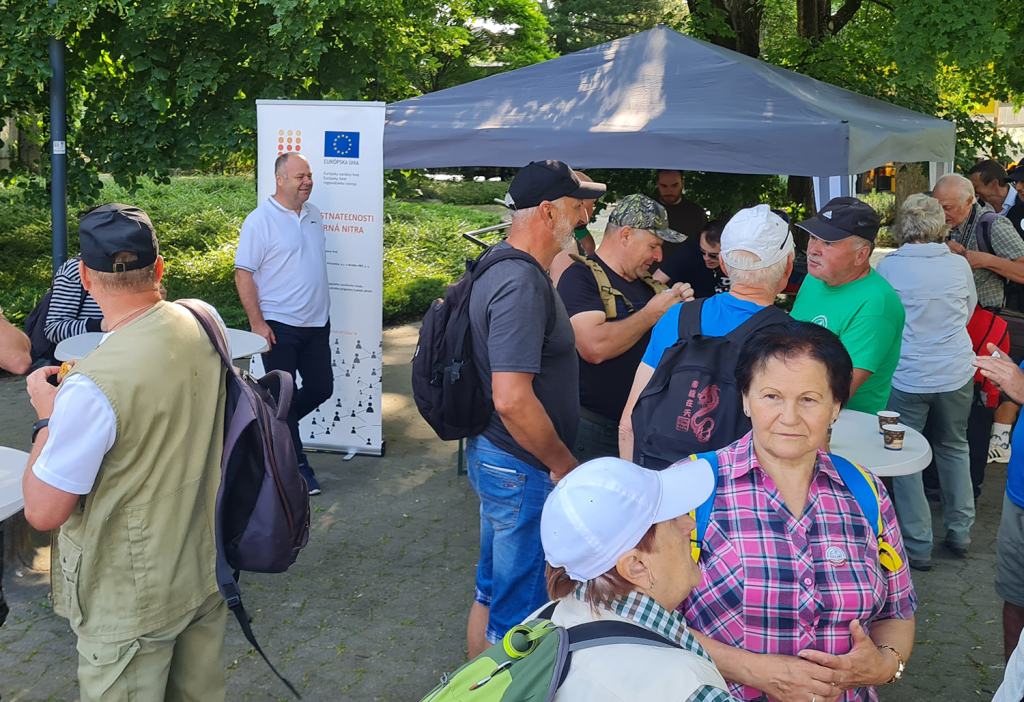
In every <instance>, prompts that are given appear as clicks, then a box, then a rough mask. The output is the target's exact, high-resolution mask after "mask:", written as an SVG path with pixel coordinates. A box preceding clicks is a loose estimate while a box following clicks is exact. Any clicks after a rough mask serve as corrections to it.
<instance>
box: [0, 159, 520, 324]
mask: <svg viewBox="0 0 1024 702" xmlns="http://www.w3.org/2000/svg"><path fill="white" fill-rule="evenodd" d="M455 185H460V184H455ZM466 185H472V186H481V185H486V184H482V183H467V184H466ZM494 185H501V186H502V187H503V188H505V187H507V186H505V185H503V184H500V183H496V184H494ZM502 194H504V190H503V191H502ZM103 195H104V201H116V202H124V203H128V204H132V205H136V206H138V207H141V208H142V209H144V210H146V212H148V213H149V216H150V218H151V219H152V220H153V225H154V226H155V227H156V231H157V236H158V237H159V239H160V249H161V253H162V254H163V255H164V258H165V259H166V261H167V264H166V271H165V275H164V283H165V285H166V286H167V292H168V296H169V297H170V298H171V299H178V298H183V297H197V298H200V299H202V300H206V301H207V302H209V303H210V304H212V305H214V306H215V307H216V308H217V310H218V311H219V312H220V313H221V316H222V317H223V318H224V321H225V322H226V323H227V324H228V326H231V327H238V328H242V329H247V328H248V320H247V319H246V316H245V311H244V310H243V309H242V305H241V303H240V302H239V300H238V294H237V292H236V290H235V283H234V257H235V248H236V246H237V243H238V232H239V230H240V229H241V226H242V221H243V220H244V219H245V217H246V215H247V214H248V213H249V212H250V211H251V210H252V209H253V208H255V207H256V185H255V180H254V179H253V178H252V177H247V176H182V177H178V178H173V179H172V180H171V183H170V185H163V186H158V185H153V184H152V183H150V182H148V181H146V182H144V183H143V185H142V187H141V188H140V189H139V190H138V191H136V193H135V194H134V195H129V194H128V193H127V192H126V191H124V190H123V189H121V188H119V187H117V186H116V185H113V184H112V183H106V184H105V185H104V192H103ZM497 222H498V217H497V216H495V215H490V214H485V213H482V212H479V211H477V210H473V209H467V208H464V207H455V206H451V205H432V204H417V203H406V202H399V201H394V200H389V201H387V202H385V205H384V323H385V324H393V323H396V322H400V321H405V320H408V319H412V318H416V317H419V316H421V315H422V314H423V313H424V312H425V311H426V309H427V307H429V305H430V302H431V301H432V300H433V299H435V298H437V297H440V296H443V295H444V289H445V286H446V285H447V284H448V283H450V282H451V281H452V280H454V279H455V278H457V277H458V276H459V275H460V274H461V273H462V271H463V270H465V259H466V258H467V257H472V256H475V255H476V254H477V253H479V249H478V248H477V247H476V246H475V245H473V244H471V243H470V242H468V241H466V240H465V239H463V238H462V237H461V236H459V234H461V233H462V232H464V231H469V230H471V229H477V228H480V227H485V226H488V225H491V224H496V223H497ZM68 240H69V241H68V249H69V251H71V252H72V253H76V252H77V251H78V250H79V244H78V219H77V217H76V216H74V214H72V216H71V217H70V218H69V222H68ZM51 246H52V243H51V233H50V216H49V211H48V210H47V209H45V208H40V207H34V206H31V205H29V204H28V203H27V202H26V201H25V200H24V198H23V197H22V196H21V191H20V190H18V189H7V190H0V307H3V309H4V313H5V315H6V316H7V318H8V319H10V320H11V321H12V322H14V323H15V324H18V325H20V324H22V323H23V322H24V318H25V316H26V315H27V314H28V313H29V312H30V311H31V310H32V308H33V307H34V306H35V304H36V302H37V301H38V299H39V297H41V296H42V295H43V294H44V293H45V292H46V290H47V289H48V288H49V285H50V279H51Z"/></svg>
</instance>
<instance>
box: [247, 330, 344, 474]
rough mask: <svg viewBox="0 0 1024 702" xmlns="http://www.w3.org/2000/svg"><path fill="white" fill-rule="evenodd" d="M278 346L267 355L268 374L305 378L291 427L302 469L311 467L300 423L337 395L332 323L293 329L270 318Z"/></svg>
mask: <svg viewBox="0 0 1024 702" xmlns="http://www.w3.org/2000/svg"><path fill="white" fill-rule="evenodd" d="M267 324H268V325H269V326H270V328H271V329H272V330H273V331H274V338H275V339H276V340H277V343H275V344H274V348H272V349H270V351H267V352H266V353H265V354H263V367H264V368H265V369H266V370H267V371H272V370H280V371H284V372H285V373H288V374H289V375H290V376H291V377H292V380H295V371H298V372H299V374H300V375H301V376H302V387H301V388H299V389H298V391H296V393H295V394H294V395H292V406H291V411H290V412H289V413H288V428H289V429H290V430H291V434H292V444H294V445H295V453H296V455H297V457H298V459H299V467H300V468H308V467H309V461H307V460H306V456H305V455H304V454H303V453H302V439H301V438H300V437H299V420H300V419H302V418H303V417H305V416H306V415H307V414H309V413H310V412H312V411H313V410H315V409H316V408H317V407H319V406H320V405H321V404H323V403H324V402H326V401H327V400H329V399H330V398H331V395H332V394H334V371H333V370H332V369H331V345H330V342H331V322H330V320H328V321H327V324H325V325H324V326H322V327H293V326H291V325H289V324H282V323H281V322H278V321H275V320H272V319H268V320H267Z"/></svg>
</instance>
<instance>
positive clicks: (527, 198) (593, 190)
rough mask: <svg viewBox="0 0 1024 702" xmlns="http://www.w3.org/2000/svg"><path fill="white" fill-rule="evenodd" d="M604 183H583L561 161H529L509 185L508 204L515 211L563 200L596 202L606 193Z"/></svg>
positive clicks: (506, 199)
mask: <svg viewBox="0 0 1024 702" xmlns="http://www.w3.org/2000/svg"><path fill="white" fill-rule="evenodd" d="M607 189H608V188H607V186H606V185H605V184H604V183H584V182H581V181H580V179H579V177H578V176H577V175H576V173H574V172H573V170H572V169H571V168H569V167H568V166H567V165H565V164H564V163H562V162H561V161H530V163H529V165H527V166H524V167H523V168H521V169H520V170H519V172H518V173H516V177H515V178H513V179H512V182H511V183H510V184H509V186H508V194H506V195H505V204H506V205H508V206H509V207H510V208H511V209H513V210H525V209H528V208H530V207H537V205H539V204H540V203H542V202H544V201H545V200H546V201H547V202H554V201H555V200H557V199H558V198H560V197H574V198H577V199H579V200H596V199H598V198H599V197H601V196H602V195H604V194H605V191H606V190H607Z"/></svg>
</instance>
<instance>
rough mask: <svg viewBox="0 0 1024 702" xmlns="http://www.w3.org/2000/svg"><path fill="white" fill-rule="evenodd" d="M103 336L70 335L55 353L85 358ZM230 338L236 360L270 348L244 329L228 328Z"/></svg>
mask: <svg viewBox="0 0 1024 702" xmlns="http://www.w3.org/2000/svg"><path fill="white" fill-rule="evenodd" d="M102 338H103V332H86V333H85V334H79V335H78V336H72V337H68V338H67V339H64V341H62V342H60V343H59V344H57V350H56V351H54V352H53V355H54V357H55V358H56V359H57V360H58V361H77V360H78V359H80V358H85V357H86V356H87V355H88V354H89V352H90V351H92V350H93V349H94V348H96V347H97V346H99V343H100V339H102ZM228 340H229V341H230V342H231V356H232V357H233V358H234V359H235V360H238V359H242V358H250V357H252V356H255V355H256V354H258V353H264V352H266V351H269V350H270V347H269V346H267V340H266V339H264V338H263V337H262V336H260V335H259V334H253V333H252V332H247V331H243V330H242V329H228Z"/></svg>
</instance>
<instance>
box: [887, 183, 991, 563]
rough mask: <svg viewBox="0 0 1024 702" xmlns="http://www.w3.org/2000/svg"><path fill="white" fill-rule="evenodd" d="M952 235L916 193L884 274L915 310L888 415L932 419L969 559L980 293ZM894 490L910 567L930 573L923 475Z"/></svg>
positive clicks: (952, 511)
mask: <svg viewBox="0 0 1024 702" xmlns="http://www.w3.org/2000/svg"><path fill="white" fill-rule="evenodd" d="M948 231H949V229H948V226H947V224H946V218H945V216H944V215H943V209H942V206H941V205H940V204H939V202H938V201H937V200H936V199H934V198H931V197H928V196H927V195H911V196H910V197H909V198H907V200H906V202H904V203H903V206H902V207H901V208H900V211H899V216H898V217H897V220H896V227H895V230H894V235H895V237H896V242H897V243H898V244H899V245H900V246H899V249H897V250H896V251H894V252H893V253H891V254H889V255H888V256H886V257H885V258H884V259H882V261H881V262H880V263H879V264H878V273H879V274H881V276H882V277H883V278H885V279H886V280H887V281H889V284H890V285H892V287H893V288H894V289H895V290H896V293H897V294H898V295H899V296H900V300H902V302H903V307H904V308H905V309H906V313H907V317H906V323H905V325H904V327H903V350H902V352H901V353H900V361H899V365H898V366H897V367H896V372H895V373H894V374H893V377H892V393H891V394H890V396H889V404H888V409H890V410H892V411H895V412H899V413H900V421H901V422H903V424H905V425H907V426H909V427H912V428H914V429H916V430H918V431H923V430H924V426H925V423H928V424H929V426H930V427H931V429H932V433H931V439H932V451H933V452H934V454H935V467H936V469H937V471H938V474H939V484H940V486H941V488H942V496H943V505H942V524H943V527H944V529H945V532H946V544H947V545H948V547H949V548H950V549H951V550H952V552H953V553H954V554H955V555H957V556H960V557H962V556H963V555H964V553H966V551H967V548H968V546H969V545H970V543H971V534H970V532H971V526H972V525H973V524H974V491H973V487H972V485H971V468H970V459H969V455H968V447H967V419H968V417H969V416H970V412H971V402H972V401H973V399H974V372H975V368H974V366H972V365H971V361H973V360H974V355H975V354H974V347H973V344H972V342H971V338H970V336H969V335H968V333H967V322H968V320H969V319H970V317H971V314H973V312H974V307H975V305H976V304H977V302H978V293H977V291H976V290H975V287H974V275H973V273H972V272H971V265H970V263H968V262H967V259H966V258H964V257H963V256H958V255H956V254H954V253H953V252H952V251H950V249H949V248H948V247H947V246H946V244H945V243H944V242H945V240H946V236H947V233H948ZM893 488H894V493H895V503H896V512H897V515H898V517H899V522H900V527H901V529H902V531H903V540H904V543H905V545H906V549H907V554H908V556H909V557H910V567H911V568H914V569H916V570H930V569H931V562H932V513H931V509H930V508H929V506H928V500H927V498H926V497H925V494H924V485H923V483H922V480H921V474H920V473H914V474H913V475H905V476H900V477H897V478H894V480H893Z"/></svg>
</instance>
